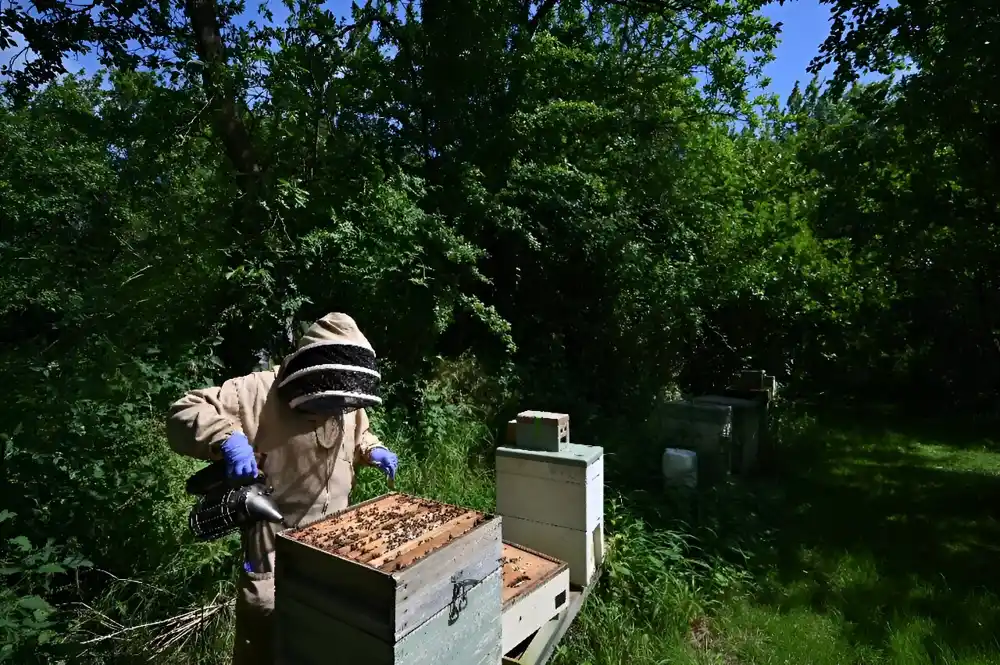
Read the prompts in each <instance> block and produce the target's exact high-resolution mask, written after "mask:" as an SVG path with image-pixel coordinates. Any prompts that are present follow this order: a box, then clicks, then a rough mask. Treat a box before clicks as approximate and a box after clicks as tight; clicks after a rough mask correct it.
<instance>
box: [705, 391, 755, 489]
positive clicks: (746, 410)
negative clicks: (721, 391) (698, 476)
mask: <svg viewBox="0 0 1000 665" xmlns="http://www.w3.org/2000/svg"><path fill="white" fill-rule="evenodd" d="M692 401H693V402H694V403H695V404H719V405H722V406H729V407H732V410H733V414H732V415H733V423H732V450H731V460H730V464H731V467H730V468H731V470H732V472H733V473H735V474H749V473H752V472H753V471H754V469H755V467H756V466H757V448H758V444H759V440H760V426H761V423H760V405H759V403H758V402H757V401H755V400H749V399H740V398H738V397H727V396H725V395H705V396H704V397H695V398H694V399H693V400H692Z"/></svg>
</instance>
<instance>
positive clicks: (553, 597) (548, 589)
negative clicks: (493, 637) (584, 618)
mask: <svg viewBox="0 0 1000 665" xmlns="http://www.w3.org/2000/svg"><path fill="white" fill-rule="evenodd" d="M568 600H569V566H568V565H567V564H566V563H564V562H562V561H559V560H557V559H553V558H551V557H548V556H545V555H544V554H542V553H540V552H534V551H532V550H529V549H527V548H525V547H518V546H517V545H513V544H511V543H504V546H503V652H504V653H509V652H510V651H511V650H513V649H514V647H516V646H517V645H518V644H520V643H521V642H523V641H524V640H525V639H527V638H528V637H530V636H531V635H532V634H533V633H534V632H535V631H537V630H538V629H539V628H541V627H542V626H543V625H545V623H546V622H547V621H549V620H550V619H552V618H553V617H554V616H556V615H557V614H558V613H559V612H560V611H562V609H563V608H565V607H566V603H567V601H568Z"/></svg>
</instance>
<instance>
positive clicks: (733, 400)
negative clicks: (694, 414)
mask: <svg viewBox="0 0 1000 665" xmlns="http://www.w3.org/2000/svg"><path fill="white" fill-rule="evenodd" d="M693 401H694V402H695V403H696V404H721V405H723V406H734V407H747V408H753V409H756V408H757V407H758V406H759V404H758V403H757V402H756V401H755V400H752V399H746V398H743V397H729V396H727V395H705V396H703V397H695V398H694V400H693Z"/></svg>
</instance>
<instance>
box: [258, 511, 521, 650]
mask: <svg viewBox="0 0 1000 665" xmlns="http://www.w3.org/2000/svg"><path fill="white" fill-rule="evenodd" d="M275 549H276V552H275V560H276V574H275V615H276V617H275V618H276V629H277V631H278V632H277V641H278V654H277V656H278V662H279V663H280V664H281V665H332V664H333V663H335V662H336V663H365V664H366V665H431V664H432V663H433V664H434V665H498V664H499V663H500V660H501V641H502V637H501V611H502V603H501V584H502V571H501V566H500V562H501V556H502V542H501V533H500V518H498V517H493V516H490V515H486V514H483V513H480V512H477V511H473V510H468V509H466V508H461V507H458V506H451V505H448V504H443V503H439V502H436V501H431V500H428V499H421V498H417V497H412V496H408V495H404V494H388V495H385V496H382V497H379V498H377V499H373V500H371V501H366V502H364V503H361V504H358V505H357V506H353V507H351V508H348V509H347V510H344V511H341V512H339V513H336V514H334V515H332V516H330V517H327V518H325V519H323V520H320V521H318V522H314V523H312V524H308V525H304V526H302V527H299V528H296V529H290V530H287V531H283V532H281V533H280V534H278V539H277V542H276V548H275Z"/></svg>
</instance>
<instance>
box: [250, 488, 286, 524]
mask: <svg viewBox="0 0 1000 665" xmlns="http://www.w3.org/2000/svg"><path fill="white" fill-rule="evenodd" d="M245 505H246V511H247V513H249V514H250V516H252V517H254V518H256V519H260V520H267V521H268V522H278V523H280V524H284V523H285V516H284V515H282V514H281V511H280V510H278V506H277V505H276V504H275V503H274V501H273V500H272V499H271V497H269V496H268V495H267V494H266V493H265V492H264V491H262V490H261V489H260V488H258V487H254V488H253V489H252V490H251V491H250V492H247V495H246V504H245Z"/></svg>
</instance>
